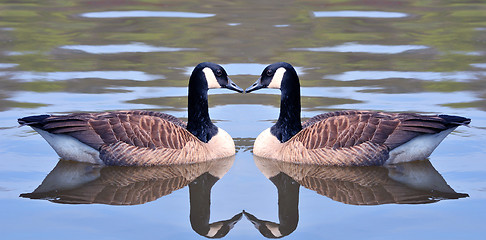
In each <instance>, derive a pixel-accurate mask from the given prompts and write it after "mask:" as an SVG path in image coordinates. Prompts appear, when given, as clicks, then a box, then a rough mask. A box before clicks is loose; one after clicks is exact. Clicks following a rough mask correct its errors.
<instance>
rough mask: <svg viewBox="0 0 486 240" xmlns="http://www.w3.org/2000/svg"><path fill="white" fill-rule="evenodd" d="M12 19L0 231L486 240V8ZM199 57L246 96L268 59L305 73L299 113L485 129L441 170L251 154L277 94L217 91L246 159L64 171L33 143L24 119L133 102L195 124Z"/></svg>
mask: <svg viewBox="0 0 486 240" xmlns="http://www.w3.org/2000/svg"><path fill="white" fill-rule="evenodd" d="M0 14H1V16H2V17H1V18H0V56H1V58H0V111H1V114H0V209H1V212H2V214H1V217H0V231H1V232H2V238H5V239H27V238H29V239H53V238H54V239H56V238H69V239H86V238H93V237H96V238H99V239H133V238H157V239H165V238H171V239H174V238H177V239H197V238H204V237H200V234H204V232H207V231H208V229H209V226H216V225H218V224H219V225H222V224H223V223H222V222H220V223H216V222H219V221H222V220H231V219H233V220H235V219H239V218H241V219H240V220H239V221H238V222H237V223H236V224H235V225H234V227H233V228H232V230H231V231H230V232H229V233H228V234H227V235H226V238H227V239H249V238H259V239H261V238H263V237H262V234H263V235H264V236H267V237H268V236H270V235H269V233H268V231H267V232H265V231H263V233H260V231H258V230H257V229H255V226H254V224H255V225H260V226H263V225H265V226H267V227H268V229H269V231H270V233H273V234H275V233H276V231H275V230H276V229H279V230H280V232H281V234H283V235H288V237H287V238H288V239H323V238H326V239H351V238H359V239H391V238H393V239H438V238H440V239H458V238H460V239H466V238H468V239H481V238H482V237H483V236H484V234H486V230H485V229H484V227H483V225H484V224H485V223H486V217H485V216H486V207H485V206H486V163H485V161H486V150H485V149H486V144H485V141H484V139H485V137H486V114H485V111H486V70H485V69H486V51H485V49H486V48H485V44H486V4H485V3H482V2H481V1H456V2H454V1H413V0H410V1H393V2H391V1H253V0H251V1H204V3H202V2H198V1H138V2H131V1H121V2H120V1H85V0H72V1H50V2H49V4H46V3H44V2H35V1H34V2H32V1H9V2H2V3H0ZM202 61H212V62H216V63H219V64H221V65H222V66H224V67H225V69H226V70H227V72H228V74H229V75H230V77H231V79H232V80H233V81H234V82H236V83H237V84H238V85H239V86H241V87H243V88H245V87H248V86H249V85H251V84H252V83H253V82H254V81H255V80H256V78H257V77H258V75H259V74H260V73H261V71H262V69H263V68H264V67H265V66H266V65H267V64H270V63H273V62H277V61H287V62H290V63H292V64H293V65H294V66H295V67H296V69H297V72H298V73H299V75H300V78H301V85H302V90H301V91H302V110H303V111H302V116H303V117H304V118H309V117H312V116H314V115H316V114H319V113H323V112H327V111H334V110H342V109H368V110H384V111H394V112H421V113H446V114H455V115H461V116H467V117H470V118H472V124H471V127H469V128H467V127H461V128H458V129H457V130H456V131H455V132H453V133H452V134H451V135H450V136H449V137H447V138H446V140H445V141H444V142H443V143H442V144H441V145H440V146H439V147H438V148H437V150H436V151H435V152H434V153H433V154H432V155H431V157H430V158H429V161H424V162H419V163H413V164H409V165H403V166H396V167H395V168H391V169H388V168H382V167H380V168H368V169H363V168H350V169H348V168H313V167H304V166H292V165H289V164H280V163H274V162H265V161H263V160H260V159H254V158H253V156H252V154H251V148H252V147H251V146H252V144H253V141H254V139H255V137H256V136H257V135H258V134H259V133H260V132H261V131H262V130H263V129H265V128H267V127H269V126H271V124H272V122H274V121H275V120H276V118H277V115H278V111H279V110H278V107H279V106H278V105H279V95H278V94H279V92H278V91H272V90H262V91H259V92H257V93H252V94H249V95H241V94H235V93H233V92H230V91H227V90H211V91H210V94H212V95H211V96H210V99H209V100H210V102H209V104H210V114H211V117H212V119H213V121H214V122H216V124H217V125H218V126H219V127H221V128H223V129H225V130H226V131H227V132H228V133H229V134H230V135H232V136H233V138H234V139H235V142H236V146H237V149H238V153H237V154H236V156H235V158H234V159H230V160H227V161H226V162H224V163H214V164H213V165H207V164H203V165H200V166H199V165H198V166H187V167H185V168H182V169H181V168H173V169H171V168H153V169H152V168H149V169H137V168H133V169H130V168H128V169H126V168H116V167H115V168H99V167H95V166H86V165H83V164H75V163H70V162H64V161H61V162H59V158H58V156H57V155H56V153H55V152H54V151H53V150H52V149H51V148H50V147H49V145H48V144H47V143H46V142H45V141H44V140H43V139H42V138H41V137H40V136H39V135H38V134H36V133H35V132H33V131H32V130H31V129H29V128H27V127H23V128H18V126H17V122H16V119H17V118H19V117H22V116H27V115H33V114H43V113H68V112H90V111H95V112H98V111H108V110H122V109H150V110H156V111H162V112H165V113H169V114H173V115H175V116H176V117H180V118H182V119H185V118H186V117H187V106H186V104H187V99H186V98H187V88H186V86H187V80H188V77H189V74H190V72H191V71H192V68H193V67H194V66H195V65H196V64H197V63H199V62H202ZM51 171H52V172H51ZM205 171H208V172H209V173H210V174H205V175H204V174H203V175H202V176H199V175H200V173H201V172H205ZM169 173H170V174H169ZM275 173H280V174H277V175H275ZM223 175H224V177H222V176H223ZM221 177H222V178H221ZM219 178H221V179H220V180H218V179H219ZM194 180H196V181H194ZM191 182H192V183H191ZM200 183H204V184H202V185H201V184H200ZM284 192H286V193H288V194H284ZM31 198H34V199H36V200H33V199H31ZM38 199H41V200H38ZM87 203H93V204H87ZM120 205H123V206H120ZM243 210H244V212H243ZM190 216H191V217H190ZM195 216H196V217H195ZM265 221H267V222H265ZM210 223H216V224H213V225H209V224H210ZM224 223H225V224H227V223H228V222H224ZM272 230H273V232H272Z"/></svg>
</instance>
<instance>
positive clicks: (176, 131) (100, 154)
mask: <svg viewBox="0 0 486 240" xmlns="http://www.w3.org/2000/svg"><path fill="white" fill-rule="evenodd" d="M213 88H227V89H229V90H233V91H236V92H240V93H241V92H243V89H241V88H240V87H238V86H237V85H236V84H235V83H233V82H232V81H231V79H230V78H229V77H228V75H227V73H226V71H225V70H224V68H223V67H221V66H220V65H218V64H215V63H211V62H203V63H200V64H198V65H197V66H196V67H195V68H194V70H193V72H192V74H191V76H190V79H189V86H188V121H187V123H186V122H184V121H182V120H180V119H178V118H176V117H174V116H172V115H169V114H164V113H159V112H153V111H144V110H127V111H113V112H101V113H73V114H68V115H36V116H28V117H24V118H20V119H18V122H19V124H20V125H21V126H22V125H28V126H30V127H32V128H33V129H34V130H35V131H36V132H38V133H39V134H40V135H41V136H42V137H43V138H44V139H45V140H46V141H47V142H48V143H49V145H51V147H52V148H53V149H54V150H55V151H56V153H57V154H58V155H59V156H60V157H61V158H62V159H65V160H74V161H79V162H88V163H94V164H100V165H120V166H154V165H167V164H182V163H195V162H203V161H208V160H211V159H218V158H223V157H228V156H231V155H234V154H235V144H234V142H233V139H232V138H231V136H230V135H229V134H228V133H227V132H226V131H224V130H223V129H221V128H218V127H217V126H215V125H214V124H213V123H212V122H211V119H210V117H209V112H208V89H213Z"/></svg>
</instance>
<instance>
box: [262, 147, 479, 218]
mask: <svg viewBox="0 0 486 240" xmlns="http://www.w3.org/2000/svg"><path fill="white" fill-rule="evenodd" d="M253 159H254V161H255V164H256V166H257V167H258V169H260V171H261V172H262V173H263V175H265V177H266V178H268V179H269V180H270V181H272V182H273V183H274V184H275V185H276V186H277V189H279V192H280V191H283V189H280V188H279V186H278V185H277V184H276V181H275V179H282V177H283V176H287V177H289V178H291V179H292V180H293V181H295V182H296V185H298V186H302V187H305V188H307V189H309V190H312V191H315V192H316V193H317V194H320V195H323V196H326V197H328V198H330V199H332V200H334V201H338V202H342V203H345V204H351V205H381V204H427V203H434V202H438V201H441V200H446V199H459V198H465V197H469V195H468V194H467V193H458V192H456V191H455V190H454V189H452V188H451V187H450V186H449V185H448V184H447V182H446V181H445V179H444V178H443V177H442V176H441V175H440V173H439V172H437V170H436V169H435V168H434V167H433V166H432V164H431V163H430V161H429V160H424V161H414V162H404V163H398V164H393V165H386V166H370V167H355V166H347V167H343V166H324V165H316V164H301V163H289V162H284V161H279V160H275V159H268V158H261V157H258V156H253ZM289 186H290V185H289ZM286 189H287V190H285V191H286V192H287V193H288V194H290V193H292V192H290V191H289V189H291V188H290V187H287V188H286ZM293 192H295V193H296V194H298V191H293ZM280 197H281V196H280V194H279V204H280V202H284V200H281V199H280ZM282 197H285V198H286V199H290V196H286V195H283V196H282ZM297 198H298V196H297ZM288 207H291V205H289V206H288ZM279 208H280V207H279ZM286 211H287V212H289V211H290V210H289V209H288V208H286Z"/></svg>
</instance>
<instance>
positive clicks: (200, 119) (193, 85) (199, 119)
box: [187, 71, 218, 143]
mask: <svg viewBox="0 0 486 240" xmlns="http://www.w3.org/2000/svg"><path fill="white" fill-rule="evenodd" d="M200 73H201V74H195V73H193V74H192V75H191V78H190V79H189V94H188V101H187V102H188V105H187V112H188V120H187V130H188V131H189V132H190V133H192V134H193V135H194V136H196V137H197V138H199V140H201V141H203V142H206V143H207V142H209V140H211V138H212V137H213V136H214V135H216V134H217V133H218V127H216V126H215V125H214V124H213V123H212V122H211V118H209V110H208V107H209V106H208V84H207V81H206V79H205V77H204V74H202V71H201V72H200Z"/></svg>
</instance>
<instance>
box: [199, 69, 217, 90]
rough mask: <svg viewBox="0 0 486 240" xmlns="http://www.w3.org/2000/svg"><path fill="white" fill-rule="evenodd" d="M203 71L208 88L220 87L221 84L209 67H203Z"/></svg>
mask: <svg viewBox="0 0 486 240" xmlns="http://www.w3.org/2000/svg"><path fill="white" fill-rule="evenodd" d="M203 72H204V75H205V76H206V81H207V82H208V88H210V89H211V88H221V85H219V83H218V80H216V76H214V72H213V70H211V68H208V67H206V68H204V69H203Z"/></svg>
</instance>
